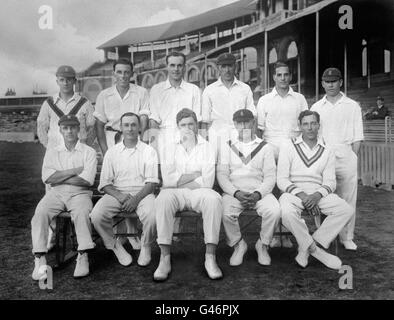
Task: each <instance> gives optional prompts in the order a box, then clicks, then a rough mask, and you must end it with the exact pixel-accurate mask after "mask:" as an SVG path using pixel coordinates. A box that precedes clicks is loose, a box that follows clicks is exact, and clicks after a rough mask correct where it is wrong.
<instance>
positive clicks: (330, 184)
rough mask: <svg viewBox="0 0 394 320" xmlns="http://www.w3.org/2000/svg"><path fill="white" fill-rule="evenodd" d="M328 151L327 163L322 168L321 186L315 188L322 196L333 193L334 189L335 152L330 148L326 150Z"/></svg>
mask: <svg viewBox="0 0 394 320" xmlns="http://www.w3.org/2000/svg"><path fill="white" fill-rule="evenodd" d="M328 152H329V155H328V159H327V163H326V165H325V167H324V170H323V182H322V186H321V187H320V188H319V189H318V190H317V192H319V193H320V194H321V195H322V196H323V197H326V196H327V195H328V194H330V193H333V192H334V191H335V189H336V176H335V153H334V152H333V151H332V150H328Z"/></svg>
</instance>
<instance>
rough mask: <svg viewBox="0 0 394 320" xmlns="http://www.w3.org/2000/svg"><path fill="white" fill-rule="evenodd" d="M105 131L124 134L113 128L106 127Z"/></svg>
mask: <svg viewBox="0 0 394 320" xmlns="http://www.w3.org/2000/svg"><path fill="white" fill-rule="evenodd" d="M105 130H107V131H113V132H119V133H122V131H120V130H115V129H114V128H112V127H105Z"/></svg>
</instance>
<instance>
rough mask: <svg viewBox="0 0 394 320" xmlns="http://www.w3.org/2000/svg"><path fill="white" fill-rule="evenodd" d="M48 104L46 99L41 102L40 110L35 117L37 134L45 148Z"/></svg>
mask: <svg viewBox="0 0 394 320" xmlns="http://www.w3.org/2000/svg"><path fill="white" fill-rule="evenodd" d="M49 122H50V117H49V106H48V103H47V102H46V101H44V103H43V104H42V106H41V108H40V112H39V114H38V117H37V136H38V139H39V140H40V143H41V144H42V145H43V146H44V147H45V148H46V147H47V145H48V130H49Z"/></svg>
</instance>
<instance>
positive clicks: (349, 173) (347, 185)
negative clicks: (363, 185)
mask: <svg viewBox="0 0 394 320" xmlns="http://www.w3.org/2000/svg"><path fill="white" fill-rule="evenodd" d="M334 150H335V160H336V164H335V172H336V177H337V188H336V191H335V193H336V194H337V195H338V196H339V197H341V198H342V199H344V200H345V201H346V202H347V203H348V204H349V205H350V206H351V207H352V209H353V211H352V212H353V214H352V217H351V219H350V221H349V223H348V224H347V225H346V226H345V227H344V228H343V230H342V231H341V232H340V234H339V237H340V239H341V240H342V241H345V240H353V238H354V228H355V224H356V203H357V183H358V182H357V155H356V154H355V153H354V152H353V150H352V149H351V147H350V146H344V147H337V148H335V149H334Z"/></svg>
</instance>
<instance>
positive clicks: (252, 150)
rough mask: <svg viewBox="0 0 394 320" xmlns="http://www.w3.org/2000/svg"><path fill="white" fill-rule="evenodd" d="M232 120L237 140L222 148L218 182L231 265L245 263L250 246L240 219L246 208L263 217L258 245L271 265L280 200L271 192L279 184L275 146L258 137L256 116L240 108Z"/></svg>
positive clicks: (263, 261) (259, 253)
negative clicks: (221, 190) (221, 191)
mask: <svg viewBox="0 0 394 320" xmlns="http://www.w3.org/2000/svg"><path fill="white" fill-rule="evenodd" d="M233 121H234V125H235V128H236V129H237V131H238V138H237V139H233V140H229V141H227V143H225V145H224V146H222V147H221V148H220V154H219V161H218V165H217V179H218V182H219V185H220V187H221V188H222V189H223V191H224V194H223V209H224V211H223V226H224V230H225V231H226V236H227V244H228V245H229V246H231V247H233V248H234V252H233V254H232V256H231V258H230V265H231V266H238V265H240V264H242V261H243V256H244V254H245V253H246V251H247V248H248V246H247V244H246V242H245V240H244V239H242V234H241V231H240V228H239V224H238V217H239V215H240V214H241V212H242V211H244V210H245V209H255V210H256V211H257V214H258V215H259V216H261V228H260V237H259V239H258V240H257V242H256V245H255V248H256V251H257V257H258V262H259V263H260V264H261V265H270V264H271V258H270V256H269V254H268V246H269V244H270V242H271V240H272V236H273V234H274V229H275V227H276V225H277V224H278V222H279V219H280V207H279V203H278V200H276V198H275V197H274V196H273V194H272V189H273V188H274V186H275V182H276V165H275V158H274V153H273V150H272V147H271V146H270V145H269V144H267V143H266V142H264V141H263V140H261V139H260V138H258V137H257V136H256V126H255V119H254V117H253V113H252V112H251V111H250V110H248V109H241V110H238V111H236V112H235V113H234V115H233Z"/></svg>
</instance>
